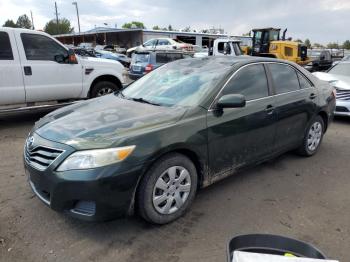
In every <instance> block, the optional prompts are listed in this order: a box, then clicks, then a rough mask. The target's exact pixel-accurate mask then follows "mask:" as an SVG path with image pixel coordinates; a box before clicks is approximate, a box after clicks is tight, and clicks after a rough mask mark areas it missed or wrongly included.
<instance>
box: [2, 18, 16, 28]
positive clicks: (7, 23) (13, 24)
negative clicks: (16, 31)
mask: <svg viewBox="0 0 350 262" xmlns="http://www.w3.org/2000/svg"><path fill="white" fill-rule="evenodd" d="M3 26H5V27H17V25H16V24H15V22H13V20H10V19H7V20H6V22H5V24H3Z"/></svg>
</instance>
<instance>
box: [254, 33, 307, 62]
mask: <svg viewBox="0 0 350 262" xmlns="http://www.w3.org/2000/svg"><path fill="white" fill-rule="evenodd" d="M280 31H281V29H279V28H260V29H253V30H252V32H253V45H252V49H251V53H250V55H252V56H262V57H272V58H278V59H284V60H287V61H290V62H294V63H297V64H299V65H307V64H308V63H309V62H310V59H309V58H308V56H307V46H306V45H305V44H302V43H299V42H294V41H292V40H290V39H286V32H287V29H286V30H284V32H283V35H282V38H281V37H280Z"/></svg>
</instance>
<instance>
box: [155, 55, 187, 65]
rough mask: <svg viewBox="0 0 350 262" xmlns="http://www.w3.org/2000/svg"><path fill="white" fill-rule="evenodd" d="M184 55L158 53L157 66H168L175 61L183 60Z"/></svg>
mask: <svg viewBox="0 0 350 262" xmlns="http://www.w3.org/2000/svg"><path fill="white" fill-rule="evenodd" d="M182 58H183V56H182V54H174V53H173V54H172V53H157V54H156V63H157V64H166V63H169V62H172V61H175V60H179V59H182Z"/></svg>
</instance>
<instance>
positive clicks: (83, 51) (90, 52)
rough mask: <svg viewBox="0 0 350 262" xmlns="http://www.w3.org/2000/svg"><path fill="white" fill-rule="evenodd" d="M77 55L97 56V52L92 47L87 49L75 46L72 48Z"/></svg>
mask: <svg viewBox="0 0 350 262" xmlns="http://www.w3.org/2000/svg"><path fill="white" fill-rule="evenodd" d="M71 49H72V50H73V51H74V53H75V54H76V55H79V56H83V57H96V55H95V52H94V51H93V50H91V49H85V48H81V47H73V48H71Z"/></svg>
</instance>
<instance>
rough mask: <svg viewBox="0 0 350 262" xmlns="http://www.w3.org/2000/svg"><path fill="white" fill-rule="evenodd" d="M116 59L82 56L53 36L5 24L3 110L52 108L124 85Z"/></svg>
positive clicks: (0, 70) (0, 67) (1, 39)
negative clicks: (9, 26) (8, 26)
mask: <svg viewBox="0 0 350 262" xmlns="http://www.w3.org/2000/svg"><path fill="white" fill-rule="evenodd" d="M123 70H124V69H123V66H122V65H121V64H120V63H119V62H116V61H112V60H107V59H99V58H93V57H81V56H76V55H75V54H74V51H73V50H70V49H67V48H66V47H65V46H64V45H62V44H61V43H60V42H58V41H57V40H56V39H54V38H52V37H51V36H50V35H48V34H46V33H44V32H39V31H34V30H27V29H17V28H6V27H2V28H0V74H1V77H0V91H1V96H0V113H8V112H14V111H23V110H29V109H33V108H38V107H40V108H42V107H52V106H58V105H62V104H65V103H67V102H70V101H75V100H79V99H86V98H92V97H97V96H101V95H104V94H107V93H112V92H114V91H116V90H119V89H121V88H122V84H123V83H124V78H123Z"/></svg>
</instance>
